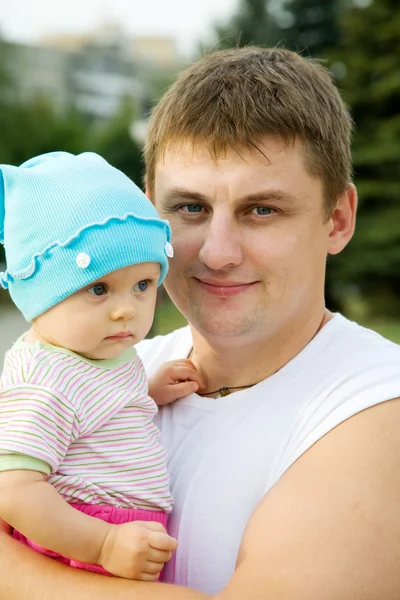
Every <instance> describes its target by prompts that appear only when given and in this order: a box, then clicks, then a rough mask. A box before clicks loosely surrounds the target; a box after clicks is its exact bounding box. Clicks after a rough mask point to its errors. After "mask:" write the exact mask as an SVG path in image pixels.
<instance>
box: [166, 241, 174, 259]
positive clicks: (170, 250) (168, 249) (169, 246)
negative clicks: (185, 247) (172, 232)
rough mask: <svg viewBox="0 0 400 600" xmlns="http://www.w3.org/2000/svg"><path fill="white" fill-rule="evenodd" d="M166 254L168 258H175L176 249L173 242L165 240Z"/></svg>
mask: <svg viewBox="0 0 400 600" xmlns="http://www.w3.org/2000/svg"><path fill="white" fill-rule="evenodd" d="M165 254H166V255H167V256H168V258H173V256H174V249H173V247H172V244H170V243H169V242H165Z"/></svg>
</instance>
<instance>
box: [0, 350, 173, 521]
mask: <svg viewBox="0 0 400 600" xmlns="http://www.w3.org/2000/svg"><path fill="white" fill-rule="evenodd" d="M147 390H148V385H147V378H146V375H145V371H144V368H143V365H142V363H141V360H140V359H139V357H138V356H137V355H136V351H135V350H134V349H133V348H131V349H129V350H128V351H127V352H125V353H124V354H123V355H122V356H121V357H119V358H118V359H108V360H96V361H95V360H90V359H85V358H83V357H81V356H79V355H77V354H74V353H73V352H70V351H69V350H64V349H62V348H56V347H53V346H49V345H45V344H41V343H39V342H37V343H34V344H32V343H27V342H23V341H22V340H19V341H18V342H17V343H16V344H15V345H14V346H13V348H11V350H9V351H8V352H7V354H6V356H5V362H4V369H3V373H2V375H1V377H0V471H5V470H10V469H29V470H35V471H40V472H42V473H45V474H46V475H47V476H48V477H47V481H48V482H49V483H51V484H52V485H53V486H54V487H55V488H56V490H57V491H58V492H59V493H60V494H61V496H62V497H63V498H64V499H65V500H66V501H67V502H84V503H90V504H109V505H112V506H119V507H124V508H133V507H136V508H142V509H146V508H147V509H152V510H164V511H166V512H170V511H171V508H172V497H171V494H170V491H169V478H168V472H167V468H166V453H165V450H164V448H163V447H162V446H161V443H160V432H159V430H158V429H157V427H156V426H155V425H154V423H153V418H154V416H155V415H156V413H157V406H156V404H155V402H154V401H153V400H152V399H151V398H150V397H149V396H148V393H147Z"/></svg>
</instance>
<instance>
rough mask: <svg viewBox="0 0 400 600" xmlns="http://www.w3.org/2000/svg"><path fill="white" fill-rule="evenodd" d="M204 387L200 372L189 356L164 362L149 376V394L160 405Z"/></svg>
mask: <svg viewBox="0 0 400 600" xmlns="http://www.w3.org/2000/svg"><path fill="white" fill-rule="evenodd" d="M202 387H203V381H202V379H201V376H200V373H199V372H198V371H197V369H196V367H195V366H194V364H193V363H192V361H191V360H189V359H188V358H182V359H181V360H172V361H170V362H167V363H164V364H163V365H162V366H161V367H160V368H159V369H157V371H156V372H155V373H154V375H152V376H151V377H150V378H149V396H151V398H153V400H154V401H155V402H156V403H157V404H158V405H159V406H162V405H163V404H170V403H171V402H174V401H175V400H178V399H179V398H183V397H184V396H189V394H193V393H194V392H197V391H198V390H199V389H201V388H202Z"/></svg>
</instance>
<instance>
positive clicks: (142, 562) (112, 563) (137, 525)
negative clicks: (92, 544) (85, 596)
mask: <svg viewBox="0 0 400 600" xmlns="http://www.w3.org/2000/svg"><path fill="white" fill-rule="evenodd" d="M177 546H178V542H177V541H176V540H175V539H174V538H172V537H171V536H169V535H168V534H167V532H166V530H165V528H164V527H163V526H162V525H161V523H156V522H153V521H149V522H147V521H133V522H131V523H124V524H123V525H111V526H110V529H109V532H108V534H107V536H106V538H105V540H104V542H103V547H102V550H101V553H100V557H99V561H98V563H99V565H101V566H102V567H103V569H105V570H106V571H108V572H109V573H112V574H113V575H117V576H118V577H125V578H126V579H139V580H140V581H157V579H158V577H159V575H160V572H161V570H162V568H163V566H164V563H166V562H168V561H169V559H170V558H171V555H172V552H173V551H174V550H176V548H177Z"/></svg>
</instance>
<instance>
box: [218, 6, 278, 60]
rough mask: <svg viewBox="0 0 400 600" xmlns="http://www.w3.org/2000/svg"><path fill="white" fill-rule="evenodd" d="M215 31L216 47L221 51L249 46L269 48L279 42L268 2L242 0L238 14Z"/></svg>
mask: <svg viewBox="0 0 400 600" xmlns="http://www.w3.org/2000/svg"><path fill="white" fill-rule="evenodd" d="M215 29H216V30H215V34H216V38H217V44H216V45H217V47H218V48H221V49H222V48H232V47H242V46H247V45H249V44H253V45H254V44H256V45H261V46H268V45H273V44H274V43H276V41H277V29H276V23H275V20H274V18H273V16H272V15H271V14H270V13H269V11H268V2H267V1H266V0H241V1H240V3H239V7H238V9H237V13H236V14H235V15H233V17H232V18H231V19H230V20H229V21H228V22H227V23H226V24H224V25H218V26H216V28H215Z"/></svg>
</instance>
